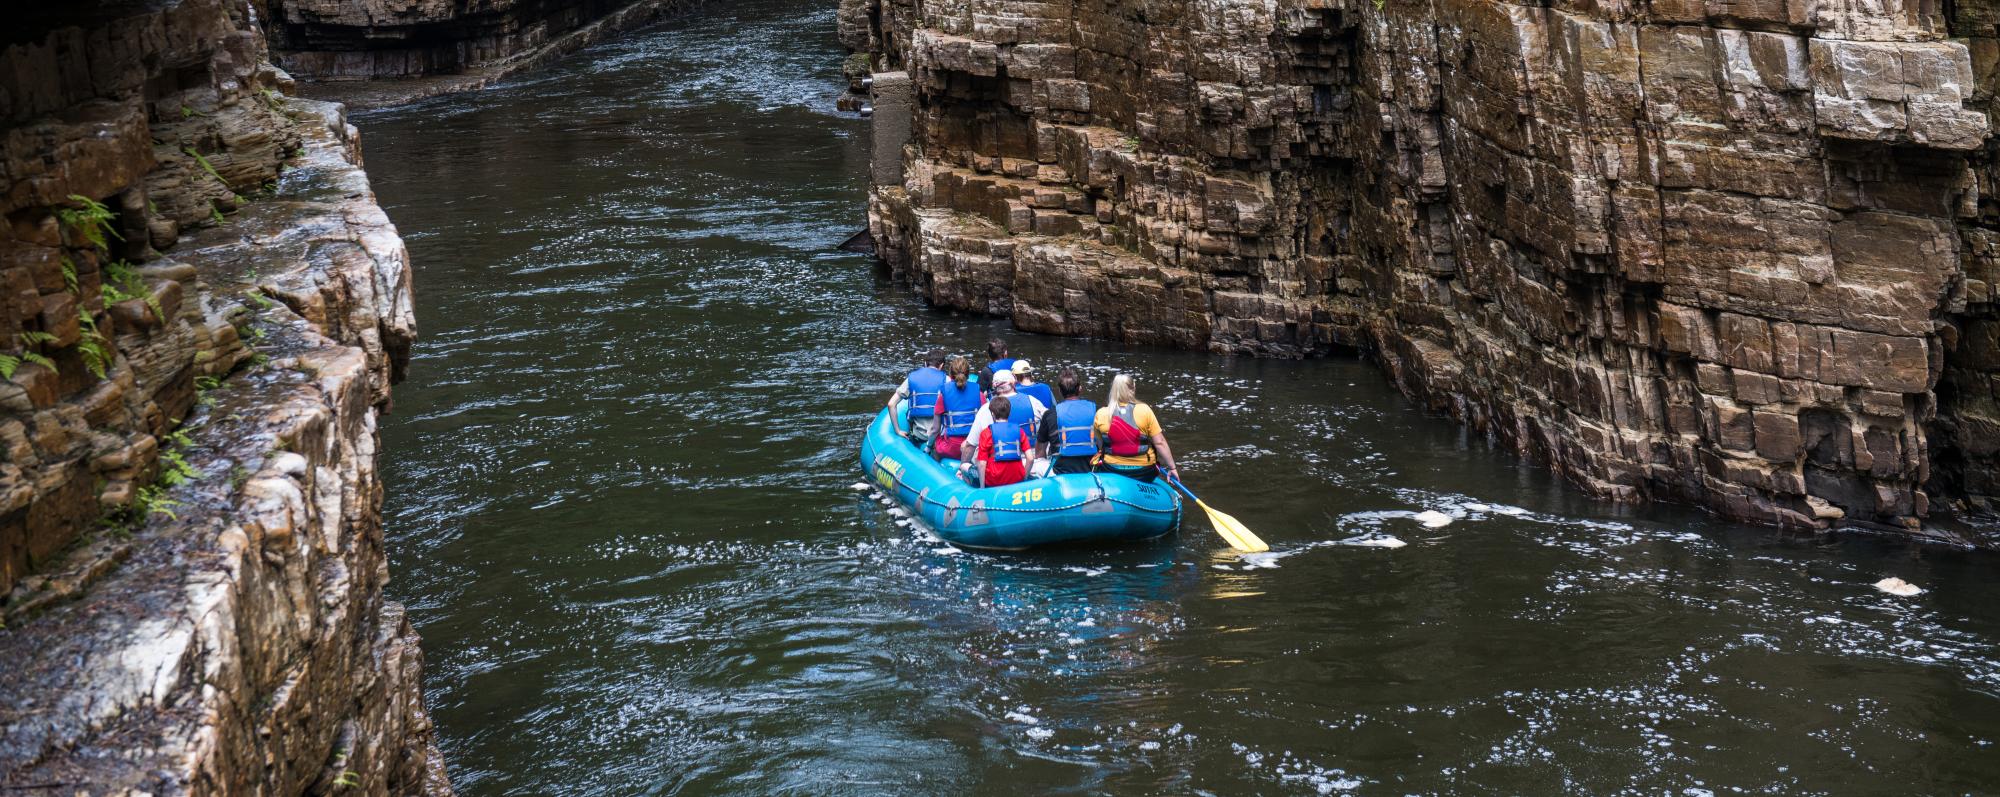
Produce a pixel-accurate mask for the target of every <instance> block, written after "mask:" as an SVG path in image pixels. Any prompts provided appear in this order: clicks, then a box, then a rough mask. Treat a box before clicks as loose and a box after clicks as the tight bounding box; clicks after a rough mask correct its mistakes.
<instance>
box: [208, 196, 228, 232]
mask: <svg viewBox="0 0 2000 797" xmlns="http://www.w3.org/2000/svg"><path fill="white" fill-rule="evenodd" d="M208 219H209V220H210V221H213V222H215V226H217V227H220V226H222V225H224V224H228V223H229V219H227V218H225V217H224V216H223V215H222V209H221V208H218V207H216V206H215V203H213V202H210V203H209V205H208Z"/></svg>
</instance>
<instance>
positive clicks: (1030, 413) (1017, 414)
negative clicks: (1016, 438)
mask: <svg viewBox="0 0 2000 797" xmlns="http://www.w3.org/2000/svg"><path fill="white" fill-rule="evenodd" d="M989 414H990V413H989ZM993 420H996V421H997V420H1000V419H999V418H994V419H993ZM1007 420H1008V422H1010V423H1012V424H1014V425H1015V426H1019V427H1021V428H1023V429H1026V428H1028V427H1030V426H1033V425H1035V405H1033V404H1030V403H1029V402H1028V397H1027V396H1023V395H1021V394H1019V393H1015V394H1014V395H1013V396H1012V397H1010V398H1008V399H1007Z"/></svg>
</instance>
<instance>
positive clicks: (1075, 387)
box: [1056, 368, 1083, 399]
mask: <svg viewBox="0 0 2000 797" xmlns="http://www.w3.org/2000/svg"><path fill="white" fill-rule="evenodd" d="M1056 389H1057V390H1059V391H1062V397H1063V398H1066V399H1071V398H1076V397H1077V396H1081V395H1083V380H1082V379H1078V378H1077V376H1076V369H1075V368H1064V369H1062V373H1060V374H1056Z"/></svg>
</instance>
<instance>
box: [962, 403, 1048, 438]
mask: <svg viewBox="0 0 2000 797" xmlns="http://www.w3.org/2000/svg"><path fill="white" fill-rule="evenodd" d="M1023 399H1026V400H1027V402H1028V407H1029V408H1030V409H1032V410H1034V413H1035V414H1034V417H1032V418H1030V419H1029V420H1028V439H1030V440H1033V439H1035V430H1036V429H1039V428H1041V426H1042V413H1044V412H1048V411H1049V408H1047V407H1044V406H1042V400H1041V399H1038V398H1035V397H1034V396H1024V395H1021V392H1020V391H1018V390H1017V391H1015V392H1014V395H1011V396H1008V397H1007V401H1009V402H1015V401H1021V400H1023ZM992 425H993V411H992V410H990V409H987V405H985V404H981V405H979V414H978V415H974V416H972V432H971V433H970V434H967V435H966V436H965V439H966V440H967V441H969V442H971V443H972V444H973V445H975V446H977V445H979V433H980V432H984V431H986V427H988V426H992Z"/></svg>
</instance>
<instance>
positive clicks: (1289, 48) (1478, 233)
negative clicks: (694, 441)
mask: <svg viewBox="0 0 2000 797" xmlns="http://www.w3.org/2000/svg"><path fill="white" fill-rule="evenodd" d="M1996 6H2000V4H1995V3H1991V2H1979V3H1975V2H1958V3H1955V4H1954V3H1944V4H1939V3H1936V2H1930V1H1929V0H1651V1H1650V2H1647V1H1645V0H1553V1H1552V2H1546V3H1511V2H1495V1H1494V0H1387V1H1386V2H1384V3H1382V4H1380V5H1376V4H1375V3H1373V2H1370V0H1258V1H1255V2H1240V1H1239V0H1072V1H1071V2H1040V1H1029V0H842V5H841V12H840V25H841V36H842V39H843V41H844V42H845V43H846V44H847V46H848V47H850V48H852V49H854V50H857V51H861V52H866V53H869V54H871V57H872V61H873V66H874V68H875V69H876V70H877V72H878V74H877V76H876V80H875V85H876V86H877V87H888V89H887V91H886V93H879V92H878V96H877V97H876V102H875V106H876V107H875V118H876V120H877V135H878V138H882V139H886V141H883V140H878V148H877V152H878V153H880V152H884V151H886V152H889V153H892V154H893V153H897V152H900V154H901V158H900V163H897V164H888V165H887V166H888V167H887V168H884V164H880V163H878V164H877V169H876V179H875V183H876V185H875V186H874V187H873V189H872V191H871V197H870V207H869V225H870V231H871V232H872V233H873V235H874V237H875V239H876V245H877V248H878V251H879V252H881V253H882V256H883V258H884V259H885V261H886V262H887V263H888V264H889V267H890V268H891V269H892V270H893V271H894V272H895V273H896V274H898V275H899V276H901V277H903V278H906V279H908V280H909V281H910V282H912V283H913V284H914V286H915V287H916V289H917V290H918V291H919V292H920V293H921V294H922V295H923V296H925V297H927V298H928V299H929V300H931V301H932V302H935V303H937V304H939V305H943V306H947V307H953V308H962V309H966V310H972V311H978V312H984V313H991V314H995V315H1002V316H1009V317H1011V318H1012V320H1013V322H1014V324H1015V325H1016V326H1017V327H1019V328H1021V329H1023V330H1028V331H1034V332H1047V333H1053V334H1066V335H1092V336H1099V337H1106V338H1112V339H1119V340H1127V341H1134V342H1144V343H1158V344H1167V345H1174V346H1182V347H1193V348H1207V349H1210V350H1214V351H1220V352H1246V353H1256V354H1269V355H1278V356H1304V355H1311V354H1316V353H1320V352H1324V351H1328V350H1330V349H1335V348H1343V349H1347V348H1353V349H1362V350H1366V351H1369V352H1372V353H1373V354H1374V356H1376V357H1379V359H1380V360H1381V362H1382V363H1383V364H1384V365H1385V367H1386V368H1387V370H1388V372H1389V373H1390V375H1391V376H1392V377H1393V378H1394V380H1395V381H1396V383H1397V384H1398V385H1399V386H1401V387H1402V389H1403V390H1405V391H1406V392H1407V393H1408V394H1410V395H1411V396H1413V397H1416V398H1418V399H1419V400H1421V401H1422V402H1424V403H1425V404H1427V405H1428V406H1430V407H1433V408H1435V409H1438V410H1441V411H1444V412H1448V413H1450V414H1451V415H1453V416H1455V417H1457V418H1460V419H1462V420H1464V421H1465V422H1467V423H1470V424H1472V425H1473V426H1475V427H1477V428H1479V429H1481V430H1485V431H1487V432H1489V433H1490V434H1492V435H1493V436H1495V437H1496V438H1497V439H1499V440H1501V441H1504V442H1505V443H1506V444H1507V445H1509V446H1512V447H1513V448H1515V449H1517V450H1519V451H1522V452H1524V453H1526V454H1529V455H1531V456H1533V457H1536V458H1538V459H1540V460H1542V461H1545V462H1547V463H1549V464H1550V465H1552V466H1553V467H1555V468H1556V469H1558V470H1559V471H1561V472H1562V473H1564V474H1566V475H1567V476H1568V477H1570V478H1571V479H1573V480H1574V481H1576V482H1578V483H1579V484H1581V485H1583V486H1584V487H1586V488H1587V489H1589V490H1591V491H1593V492H1595V493H1597V494H1600V495H1604V496H1610V497H1615V498H1619V499H1626V500H1639V499H1649V498H1653V499H1668V500H1676V501H1685V502H1693V503H1698V504H1701V505H1704V506H1707V507H1710V508H1712V509H1714V510H1716V511H1718V512H1720V513H1722V514H1724V515H1727V516H1729V517H1733V518H1738V519H1744V520H1749V521H1754V522H1762V523H1771V524H1777V525H1783V526H1790V527H1800V528H1823V527H1825V526H1827V525H1828V524H1830V523H1833V522H1836V521H1839V522H1843V523H1853V524H1861V525H1878V526H1887V527H1892V528H1898V529H1905V528H1907V529H1916V528H1919V527H1920V525H1921V519H1922V518H1924V517H1926V516H1927V515H1930V514H1932V513H1933V512H1935V511H1937V510H1938V509H1940V505H1941V504H1942V503H1946V502H1950V503H1953V504H1959V505H1962V506H1964V507H1966V508H1972V509H1987V508H1990V507H1988V505H1987V503H1986V502H1988V501H1990V500H1992V499H1991V497H1992V496H1993V495H1995V494H2000V484H1996V483H1995V481H1994V480H1995V476H1994V474H1995V470H1994V468H1993V465H1994V464H1995V456H1996V452H2000V406H1997V405H1996V403H1995V399H1994V389H1995V385H1996V382H1995V379H1994V377H1995V375H1996V370H2000V313H1996V305H1995V296H1994V291H1995V289H1996V287H1995V286H1996V285H2000V273H1996V269H2000V205H1996V204H1995V203H1994V202H1993V200H1992V197H1993V196H1994V192H1995V191H1996V190H2000V185H1996V182H1997V181H2000V166H1996V163H2000V159H1996V158H1995V154H1996V143H1995V139H1994V137H1993V133H1992V131H1993V126H1992V123H1991V121H1990V117H1991V115H1992V113H1993V112H1994V110H1995V89H1996V84H2000V69H1996V64H2000V43H1996V41H2000V40H1996V38H1995V37H1996V22H2000V9H1997V8H1996ZM905 98H906V99H905ZM905 129H906V130H907V132H905Z"/></svg>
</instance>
